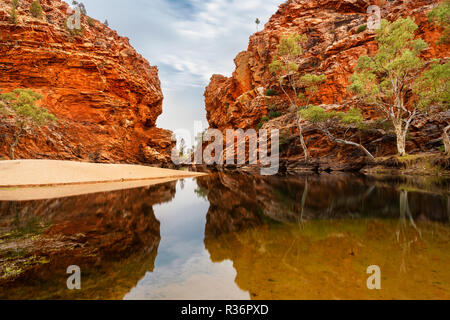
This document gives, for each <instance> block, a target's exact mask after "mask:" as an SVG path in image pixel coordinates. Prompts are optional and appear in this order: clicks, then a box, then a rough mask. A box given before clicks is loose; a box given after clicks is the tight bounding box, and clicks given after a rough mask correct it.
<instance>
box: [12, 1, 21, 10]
mask: <svg viewBox="0 0 450 320" xmlns="http://www.w3.org/2000/svg"><path fill="white" fill-rule="evenodd" d="M11 7H12V8H13V9H17V8H18V7H19V0H12V1H11Z"/></svg>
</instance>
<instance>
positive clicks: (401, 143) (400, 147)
mask: <svg viewBox="0 0 450 320" xmlns="http://www.w3.org/2000/svg"><path fill="white" fill-rule="evenodd" d="M394 126H395V134H396V136H397V151H398V154H399V155H400V156H401V157H403V156H405V155H406V131H405V130H403V128H402V124H401V123H400V124H394Z"/></svg>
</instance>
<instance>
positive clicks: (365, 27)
mask: <svg viewBox="0 0 450 320" xmlns="http://www.w3.org/2000/svg"><path fill="white" fill-rule="evenodd" d="M366 30H367V24H363V25H360V26H359V27H358V29H357V30H356V32H357V33H361V32H364V31H366Z"/></svg>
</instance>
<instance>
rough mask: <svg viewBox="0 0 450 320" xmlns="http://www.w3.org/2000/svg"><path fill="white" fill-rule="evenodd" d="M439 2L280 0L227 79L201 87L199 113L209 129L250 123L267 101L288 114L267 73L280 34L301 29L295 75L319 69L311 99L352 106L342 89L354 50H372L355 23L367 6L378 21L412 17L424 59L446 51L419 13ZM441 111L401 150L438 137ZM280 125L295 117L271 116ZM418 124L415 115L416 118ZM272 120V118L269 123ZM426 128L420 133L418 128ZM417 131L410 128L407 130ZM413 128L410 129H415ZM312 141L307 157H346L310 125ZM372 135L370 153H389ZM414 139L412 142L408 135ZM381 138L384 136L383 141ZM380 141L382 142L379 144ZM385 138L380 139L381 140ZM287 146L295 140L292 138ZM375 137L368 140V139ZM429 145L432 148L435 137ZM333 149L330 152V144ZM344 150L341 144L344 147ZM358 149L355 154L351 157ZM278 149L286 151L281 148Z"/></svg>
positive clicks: (294, 151) (293, 152)
mask: <svg viewBox="0 0 450 320" xmlns="http://www.w3.org/2000/svg"><path fill="white" fill-rule="evenodd" d="M439 2H440V0H414V1H410V0H396V1H384V0H379V1H374V0H315V1H310V0H290V1H287V2H285V3H284V4H282V5H281V6H280V7H279V9H278V11H277V12H276V13H275V14H274V15H273V16H272V17H271V18H270V20H269V22H268V23H267V24H266V25H265V28H264V30H262V31H260V32H258V33H256V34H254V35H252V36H251V37H250V41H249V45H248V49H247V51H244V52H241V53H239V54H238V56H237V57H236V59H235V64H236V70H235V72H234V73H233V74H232V76H231V77H229V78H227V77H223V76H220V75H214V76H212V78H211V81H210V83H209V85H208V87H207V88H206V90H205V106H206V111H207V119H208V122H209V124H210V126H211V127H212V128H218V129H220V130H224V129H227V128H241V129H248V128H255V127H256V126H257V125H258V123H260V120H261V118H262V117H263V116H265V115H267V113H268V109H269V107H270V106H271V105H272V106H276V107H277V108H278V109H279V110H282V111H285V113H287V114H289V112H288V111H287V110H288V103H287V99H285V97H284V95H283V93H282V92H281V90H280V89H279V86H278V84H277V82H276V79H275V77H272V75H271V74H270V72H269V64H270V63H271V62H272V60H273V58H274V56H275V54H276V52H277V46H278V44H279V42H280V39H281V38H282V37H283V36H284V35H288V34H293V33H294V34H303V35H306V36H307V39H308V40H307V43H306V44H305V45H304V54H303V55H302V56H301V57H300V58H299V59H298V61H296V62H297V64H298V65H299V70H300V73H302V74H306V73H315V74H325V75H326V76H327V81H326V83H324V84H323V85H322V86H321V87H320V89H319V90H320V91H319V93H318V94H317V96H316V97H315V99H313V101H312V103H314V104H319V105H325V106H326V107H327V108H332V109H335V108H338V109H339V108H341V109H345V108H349V107H352V106H357V103H358V102H357V101H356V100H354V99H352V96H351V95H350V94H349V92H348V90H347V87H348V85H349V79H350V77H351V75H352V74H353V72H354V67H355V66H356V64H357V61H358V58H359V57H360V56H361V55H367V54H374V53H375V52H376V50H377V44H376V42H375V41H374V38H375V32H374V31H371V30H365V31H363V32H358V28H359V27H360V26H362V25H364V24H367V18H368V14H367V9H368V7H369V6H370V5H373V4H377V5H379V6H380V7H381V15H382V18H383V19H387V20H390V21H394V20H396V19H398V18H400V17H406V16H412V17H413V19H415V21H416V23H417V24H418V26H419V30H418V31H417V36H420V37H422V38H423V39H425V40H426V41H427V42H428V43H429V45H430V47H429V48H428V49H427V51H426V52H425V53H424V58H426V59H431V58H444V57H448V54H449V46H448V45H442V46H437V44H436V42H437V40H438V39H439V38H440V37H441V35H442V30H439V28H438V27H436V26H435V25H433V24H430V23H429V22H428V19H427V14H428V12H429V11H430V10H431V9H432V8H434V7H435V6H436V5H437V4H438V3H439ZM270 88H271V89H274V90H276V91H277V96H276V97H266V96H265V95H264V93H265V92H266V90H268V89H270ZM364 115H365V117H366V118H368V119H373V118H375V117H378V115H377V114H376V113H375V111H374V110H373V109H371V108H366V109H365V112H364ZM448 119H449V117H448V114H447V116H443V117H441V118H439V117H438V118H437V119H432V120H430V122H428V123H427V124H425V125H424V124H423V123H422V124H421V121H422V120H418V121H416V122H415V123H414V125H413V128H412V132H413V133H412V139H413V140H412V141H411V142H410V143H409V150H410V151H412V150H416V151H419V150H420V151H427V149H428V148H429V145H427V143H429V142H430V141H431V140H433V139H434V140H436V139H439V136H440V135H441V134H442V132H440V131H439V130H440V129H441V127H442V126H443V125H444V124H445V123H446V121H448ZM278 122H279V123H278V124H279V125H280V127H279V128H280V129H283V130H288V131H290V132H291V133H292V134H295V131H296V128H295V127H296V126H295V117H292V116H291V115H290V116H287V117H285V118H281V119H280V120H279V121H278ZM422 122H423V121H422ZM274 125H275V126H276V124H274ZM419 127H420V128H419ZM423 127H433V128H435V129H434V130H431V131H432V132H431V131H429V130H428V131H427V130H422V131H421V132H419V129H421V128H422V129H423ZM415 131H417V132H415ZM416 133H417V134H416ZM305 135H306V138H307V139H308V141H309V142H310V145H312V146H313V149H312V150H311V152H312V156H316V157H326V158H327V161H328V158H329V157H330V159H331V158H333V159H335V160H336V161H338V162H343V161H352V160H351V159H349V157H350V156H349V153H348V152H346V151H345V149H346V148H342V147H339V148H336V145H335V144H332V143H330V142H329V141H328V139H327V138H326V137H323V136H321V135H320V134H317V133H316V132H315V131H314V130H312V131H311V132H310V133H309V132H306V133H305ZM380 139H381V138H380V136H379V135H376V134H375V135H373V139H369V140H366V141H364V142H366V143H367V142H369V143H372V140H374V141H378V142H376V146H374V147H373V148H374V150H375V149H376V152H375V153H376V155H378V156H381V155H385V154H390V153H395V144H394V143H392V137H389V139H384V140H383V139H381V140H380ZM414 139H416V141H414ZM388 140H389V141H388ZM380 141H382V142H380ZM385 141H388V142H385ZM293 143H294V144H296V143H297V142H295V141H293ZM374 143H375V142H374ZM430 145H432V146H436V143H431V144H430ZM289 149H290V151H288V152H287V156H288V157H295V158H298V157H299V156H300V155H301V153H302V151H301V148H300V147H299V146H298V145H297V146H295V145H291V146H289ZM336 149H338V150H336ZM347 149H348V148H347ZM358 154H359V153H356V156H358ZM285 155H286V154H285Z"/></svg>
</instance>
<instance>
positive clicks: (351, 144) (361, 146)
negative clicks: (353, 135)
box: [335, 139, 375, 161]
mask: <svg viewBox="0 0 450 320" xmlns="http://www.w3.org/2000/svg"><path fill="white" fill-rule="evenodd" d="M335 142H337V143H341V144H347V145H350V146H355V147H357V148H359V149H360V150H361V151H362V152H364V153H365V154H366V155H367V156H368V157H369V159H370V160H372V161H375V157H374V156H373V155H372V154H371V153H370V152H369V150H367V149H366V148H364V146H363V145H362V144H360V143H356V142H352V141H347V140H343V139H335Z"/></svg>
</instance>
